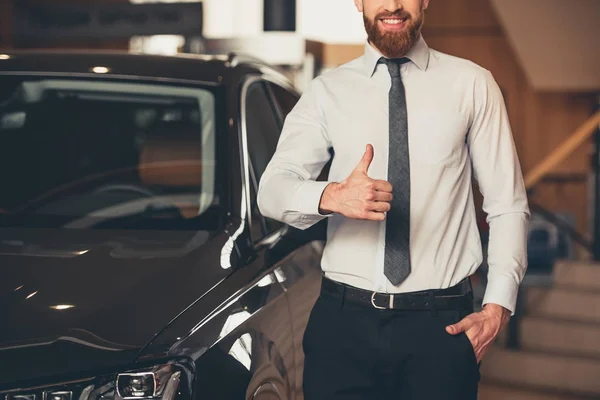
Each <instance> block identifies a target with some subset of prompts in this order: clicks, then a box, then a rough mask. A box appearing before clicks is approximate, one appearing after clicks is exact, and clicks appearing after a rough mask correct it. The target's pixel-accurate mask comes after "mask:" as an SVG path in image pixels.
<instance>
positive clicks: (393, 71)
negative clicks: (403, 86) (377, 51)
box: [379, 57, 410, 78]
mask: <svg viewBox="0 0 600 400" xmlns="http://www.w3.org/2000/svg"><path fill="white" fill-rule="evenodd" d="M379 61H381V62H382V63H384V64H386V65H387V68H388V72H389V73H390V76H391V77H392V78H399V77H400V66H401V65H402V64H404V63H407V62H408V61H410V60H409V59H408V58H406V57H402V58H385V57H381V58H380V59H379Z"/></svg>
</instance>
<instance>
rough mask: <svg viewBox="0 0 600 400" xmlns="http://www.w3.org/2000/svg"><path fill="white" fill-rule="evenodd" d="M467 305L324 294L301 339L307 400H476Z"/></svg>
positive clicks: (476, 379)
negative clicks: (463, 326) (369, 301)
mask: <svg viewBox="0 0 600 400" xmlns="http://www.w3.org/2000/svg"><path fill="white" fill-rule="evenodd" d="M472 312H473V309H472V308H471V309H470V310H446V311H442V310H437V311H436V312H433V311H414V310H378V309H375V308H373V307H370V306H367V305H363V304H357V303H352V302H349V301H343V300H342V299H341V298H339V297H336V296H332V295H330V294H328V293H323V292H322V293H321V295H320V296H319V298H318V300H317V302H316V303H315V305H314V307H313V309H312V312H311V315H310V318H309V321H308V325H307V327H306V331H305V334H304V338H303V346H304V354H305V360H304V378H303V390H304V398H305V399H306V400H319V399H323V400H335V399H344V400H346V399H348V400H350V399H352V400H358V399H365V400H366V399H368V400H374V399H397V400H429V399H431V400H454V399H456V400H476V399H477V387H478V383H479V379H480V375H479V365H478V364H477V359H476V357H475V353H474V351H473V347H472V345H471V342H470V341H469V338H468V337H467V336H466V334H464V333H461V334H459V335H457V336H453V335H450V334H449V333H447V332H446V326H448V325H451V324H453V323H456V322H458V321H459V320H461V319H462V318H463V317H465V316H467V315H468V314H470V313H472Z"/></svg>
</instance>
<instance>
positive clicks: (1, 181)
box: [0, 75, 218, 229]
mask: <svg viewBox="0 0 600 400" xmlns="http://www.w3.org/2000/svg"><path fill="white" fill-rule="evenodd" d="M215 125H216V124H215V97H214V94H213V93H212V92H211V91H210V90H209V89H208V88H201V87H179V86H167V85H163V84H158V83H126V82H114V81H102V80H76V79H65V78H49V77H23V76H6V75H4V76H0V226H20V227H52V228H57V227H60V228H72V229H98V228H112V229H188V228H191V229H196V228H199V224H202V223H209V221H212V220H213V219H212V217H210V215H211V214H214V209H215V206H216V205H217V202H218V198H217V195H216V192H215V190H214V180H215V164H216V162H215V154H216V151H215Z"/></svg>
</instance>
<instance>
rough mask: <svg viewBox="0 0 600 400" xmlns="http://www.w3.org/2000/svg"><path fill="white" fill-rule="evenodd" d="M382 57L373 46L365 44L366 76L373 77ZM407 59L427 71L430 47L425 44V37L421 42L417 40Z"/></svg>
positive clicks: (421, 37)
mask: <svg viewBox="0 0 600 400" xmlns="http://www.w3.org/2000/svg"><path fill="white" fill-rule="evenodd" d="M381 57H382V55H381V53H379V51H377V49H376V48H374V47H373V46H371V44H370V43H369V42H368V41H367V42H366V43H365V54H364V61H365V74H366V75H367V76H369V77H371V76H373V73H374V72H375V67H377V63H378V62H379V59H380V58H381ZM405 57H406V58H408V59H409V60H410V61H412V62H413V63H414V64H415V65H416V66H417V67H419V69H421V70H422V71H426V70H427V66H428V65H429V46H427V43H425V40H424V39H423V36H420V37H419V40H417V42H416V43H415V45H414V46H413V47H412V48H411V49H410V50H409V51H408V53H406V56H405Z"/></svg>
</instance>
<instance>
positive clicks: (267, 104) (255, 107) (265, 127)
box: [245, 81, 283, 237]
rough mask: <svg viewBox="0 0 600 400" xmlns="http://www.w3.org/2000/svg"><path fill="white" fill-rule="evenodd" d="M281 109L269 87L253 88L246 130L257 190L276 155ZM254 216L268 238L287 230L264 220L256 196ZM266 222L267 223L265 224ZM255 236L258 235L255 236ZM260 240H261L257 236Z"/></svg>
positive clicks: (256, 226) (248, 99)
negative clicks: (278, 231)
mask: <svg viewBox="0 0 600 400" xmlns="http://www.w3.org/2000/svg"><path fill="white" fill-rule="evenodd" d="M277 107H278V106H277V105H276V104H275V103H274V98H273V97H272V96H271V95H270V93H269V88H268V86H267V83H266V82H264V81H257V82H254V83H252V84H250V86H249V88H248V92H247V97H246V115H245V118H246V126H247V135H248V153H249V156H250V162H251V164H252V172H253V174H252V175H253V177H251V178H252V179H251V180H252V181H253V182H251V183H252V184H253V185H254V186H255V187H253V188H252V191H253V192H256V187H257V185H258V183H259V182H260V179H261V177H262V174H263V173H264V171H265V169H266V167H267V165H268V163H269V161H270V160H271V158H272V157H273V154H275V149H276V148H277V142H278V141H279V135H280V133H281V128H282V124H281V118H280V117H279V116H278V114H277V113H278V109H277ZM251 207H252V214H253V224H252V225H253V226H254V231H257V232H258V229H259V227H260V225H262V226H263V227H264V229H266V231H265V230H264V229H263V231H261V232H260V233H262V235H258V236H264V235H265V234H267V233H270V232H273V231H274V230H276V229H279V228H281V227H282V226H283V224H282V223H280V222H278V221H275V220H272V219H269V218H264V217H263V216H261V215H260V213H259V211H258V207H257V205H256V196H255V195H253V196H252V204H251ZM261 220H264V222H261ZM253 235H255V233H253ZM255 237H257V236H255Z"/></svg>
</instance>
